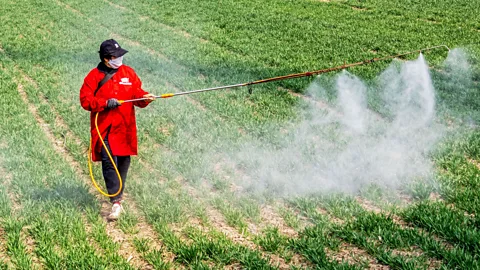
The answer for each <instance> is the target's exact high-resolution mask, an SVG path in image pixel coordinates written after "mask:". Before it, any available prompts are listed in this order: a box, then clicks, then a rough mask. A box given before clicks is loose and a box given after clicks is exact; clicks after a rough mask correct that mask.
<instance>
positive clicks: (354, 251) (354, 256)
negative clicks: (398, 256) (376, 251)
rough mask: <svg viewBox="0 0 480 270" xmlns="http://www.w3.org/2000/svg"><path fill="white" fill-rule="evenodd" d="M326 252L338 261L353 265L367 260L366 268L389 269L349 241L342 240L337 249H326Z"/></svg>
mask: <svg viewBox="0 0 480 270" xmlns="http://www.w3.org/2000/svg"><path fill="white" fill-rule="evenodd" d="M327 254H328V256H329V257H330V258H333V260H335V261H336V262H339V263H344V262H346V263H348V264H350V265H354V264H359V263H362V262H367V263H368V268H367V269H390V267H389V266H388V265H383V264H380V263H378V261H377V259H375V258H374V257H373V256H372V255H370V254H368V253H367V252H366V251H365V250H363V249H360V248H358V247H357V246H354V245H352V244H350V243H345V242H342V243H341V245H340V249H339V251H332V250H327Z"/></svg>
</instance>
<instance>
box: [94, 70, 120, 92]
mask: <svg viewBox="0 0 480 270" xmlns="http://www.w3.org/2000/svg"><path fill="white" fill-rule="evenodd" d="M115 71H116V70H115ZM115 71H113V72H109V73H105V77H103V79H102V80H101V81H100V82H99V83H98V86H97V89H95V92H93V96H95V95H96V94H97V92H98V90H99V89H100V88H101V87H102V86H103V85H104V84H105V83H106V82H107V81H108V80H110V79H111V78H112V77H113V75H115V73H116V72H115Z"/></svg>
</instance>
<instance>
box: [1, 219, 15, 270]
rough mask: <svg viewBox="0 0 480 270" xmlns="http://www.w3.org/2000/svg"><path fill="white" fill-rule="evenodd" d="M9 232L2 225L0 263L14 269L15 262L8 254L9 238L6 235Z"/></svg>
mask: <svg viewBox="0 0 480 270" xmlns="http://www.w3.org/2000/svg"><path fill="white" fill-rule="evenodd" d="M6 236H7V234H6V233H5V231H4V230H3V228H2V227H0V263H4V264H6V265H7V266H8V267H9V269H13V264H12V262H11V260H10V257H9V256H8V255H7V239H5V237H6Z"/></svg>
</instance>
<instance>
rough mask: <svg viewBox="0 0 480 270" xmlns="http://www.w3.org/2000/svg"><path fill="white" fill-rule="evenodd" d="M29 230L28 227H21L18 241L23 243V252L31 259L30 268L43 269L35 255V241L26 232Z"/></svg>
mask: <svg viewBox="0 0 480 270" xmlns="http://www.w3.org/2000/svg"><path fill="white" fill-rule="evenodd" d="M29 229H30V228H29V227H28V226H26V227H23V228H22V230H21V231H20V240H22V241H23V243H24V244H25V247H26V248H25V252H26V253H27V254H29V255H30V257H31V258H32V266H33V268H34V269H44V267H43V265H42V263H41V261H40V259H39V258H38V257H37V255H36V253H35V240H34V239H33V238H32V237H31V236H30V235H29V233H28V230H29Z"/></svg>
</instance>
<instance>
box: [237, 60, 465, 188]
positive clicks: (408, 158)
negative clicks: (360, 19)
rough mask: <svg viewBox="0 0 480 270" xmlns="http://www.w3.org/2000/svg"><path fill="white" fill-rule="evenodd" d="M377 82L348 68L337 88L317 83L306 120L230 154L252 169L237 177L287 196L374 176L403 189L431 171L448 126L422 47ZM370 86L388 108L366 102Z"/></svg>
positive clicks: (357, 184) (366, 181) (371, 180)
mask: <svg viewBox="0 0 480 270" xmlns="http://www.w3.org/2000/svg"><path fill="white" fill-rule="evenodd" d="M447 61H448V60H447ZM452 61H453V60H452ZM455 62H456V63H458V61H455ZM446 64H447V65H448V64H449V63H448V62H447V63H446ZM374 85H375V86H367V85H366V84H365V83H364V82H362V81H361V80H360V79H359V78H357V77H356V76H354V75H352V74H350V73H348V72H346V71H343V72H342V73H341V74H339V75H338V76H336V78H335V83H334V84H333V88H334V89H329V86H325V85H320V84H319V82H314V83H312V84H311V85H310V87H309V89H308V93H309V94H310V95H311V96H312V98H310V101H309V102H308V103H309V104H310V105H309V109H308V111H306V112H305V115H306V117H305V119H306V120H304V121H303V122H302V123H300V124H299V125H298V126H296V127H295V128H294V129H293V130H290V131H288V132H285V134H284V135H285V136H284V137H285V138H284V139H283V140H282V141H281V143H279V145H276V146H274V145H267V144H261V143H259V142H252V143H249V144H248V145H244V146H243V147H242V148H241V150H240V151H239V152H235V153H231V154H230V157H231V159H232V160H234V161H235V163H236V164H240V166H241V170H243V171H244V172H245V175H248V176H243V177H238V178H237V179H236V184H237V185H239V186H241V187H243V190H245V191H253V192H260V193H263V192H267V193H274V194H278V195H282V196H284V195H302V194H308V193H314V192H332V191H335V192H337V191H338V192H348V193H355V192H358V191H359V190H360V189H362V188H363V187H365V186H367V185H370V184H375V185H378V186H380V187H384V188H388V189H398V188H401V187H404V186H405V185H406V184H408V183H410V182H412V181H414V180H417V179H432V178H433V175H432V164H431V161H430V159H429V157H428V154H429V152H431V150H432V149H433V147H434V146H435V144H436V143H437V142H438V140H439V139H440V138H441V137H442V136H443V134H444V131H445V128H444V127H443V126H442V125H441V124H439V123H438V121H435V91H434V87H433V83H432V80H431V77H430V73H429V68H428V65H427V63H426V61H425V59H424V57H423V55H420V56H419V58H418V59H417V60H415V61H407V62H400V61H394V62H393V63H392V64H391V65H390V67H389V68H387V69H386V70H385V71H384V72H383V73H382V74H381V75H380V76H379V77H378V78H377V79H376V81H375V84H374ZM330 88H331V87H330ZM327 91H334V92H335V95H336V99H335V103H334V104H331V103H327V102H325V101H324V99H323V98H322V96H324V94H325V93H326V92H327ZM372 92H373V93H376V95H377V98H376V99H375V98H374V101H371V102H370V103H372V102H373V103H375V102H377V104H379V106H377V107H381V109H379V111H382V115H383V116H380V115H379V114H378V113H375V112H373V111H372V110H370V109H369V108H368V106H367V103H369V102H367V93H372Z"/></svg>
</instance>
